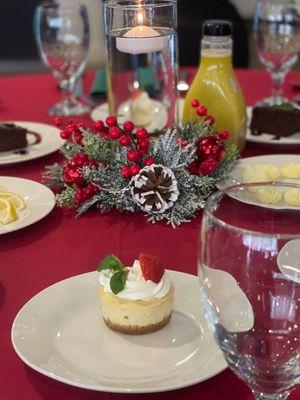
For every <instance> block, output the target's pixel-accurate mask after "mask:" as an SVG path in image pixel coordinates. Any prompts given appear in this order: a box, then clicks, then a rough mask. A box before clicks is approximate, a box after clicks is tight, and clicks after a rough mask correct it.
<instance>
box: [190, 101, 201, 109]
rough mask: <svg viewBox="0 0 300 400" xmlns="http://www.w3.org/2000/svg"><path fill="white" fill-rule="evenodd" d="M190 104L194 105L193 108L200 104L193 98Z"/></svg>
mask: <svg viewBox="0 0 300 400" xmlns="http://www.w3.org/2000/svg"><path fill="white" fill-rule="evenodd" d="M191 106H192V107H194V108H197V107H199V106H200V103H199V101H198V100H197V99H194V100H192V101H191Z"/></svg>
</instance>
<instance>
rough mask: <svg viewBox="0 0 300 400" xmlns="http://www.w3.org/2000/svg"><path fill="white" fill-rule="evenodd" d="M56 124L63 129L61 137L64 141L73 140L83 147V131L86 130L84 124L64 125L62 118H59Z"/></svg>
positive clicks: (72, 123)
mask: <svg viewBox="0 0 300 400" xmlns="http://www.w3.org/2000/svg"><path fill="white" fill-rule="evenodd" d="M54 122H55V124H56V125H57V126H58V127H60V128H61V132H60V136H61V138H62V139H65V140H69V139H71V138H72V139H73V140H74V142H76V143H77V144H79V145H82V139H83V135H82V133H81V129H86V127H85V126H84V125H83V124H75V123H74V122H67V123H66V124H64V122H63V120H62V118H60V117H57V118H55V120H54Z"/></svg>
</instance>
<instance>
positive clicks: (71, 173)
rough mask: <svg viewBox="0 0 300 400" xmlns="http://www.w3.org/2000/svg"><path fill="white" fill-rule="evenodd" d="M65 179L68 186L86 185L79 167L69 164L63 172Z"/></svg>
mask: <svg viewBox="0 0 300 400" xmlns="http://www.w3.org/2000/svg"><path fill="white" fill-rule="evenodd" d="M63 179H64V181H65V182H66V183H67V184H68V185H73V184H76V185H78V186H82V185H84V184H85V180H84V179H83V178H82V176H81V171H80V170H79V169H78V167H74V166H71V165H70V164H69V163H68V164H67V165H66V166H65V168H64V170H63Z"/></svg>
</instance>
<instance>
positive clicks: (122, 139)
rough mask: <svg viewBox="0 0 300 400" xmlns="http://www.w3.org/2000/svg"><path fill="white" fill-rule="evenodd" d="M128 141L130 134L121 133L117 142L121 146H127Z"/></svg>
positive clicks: (129, 140)
mask: <svg viewBox="0 0 300 400" xmlns="http://www.w3.org/2000/svg"><path fill="white" fill-rule="evenodd" d="M130 142H131V139H130V136H128V135H122V136H121V137H120V140H119V143H120V145H121V146H124V147H127V146H129V145H130Z"/></svg>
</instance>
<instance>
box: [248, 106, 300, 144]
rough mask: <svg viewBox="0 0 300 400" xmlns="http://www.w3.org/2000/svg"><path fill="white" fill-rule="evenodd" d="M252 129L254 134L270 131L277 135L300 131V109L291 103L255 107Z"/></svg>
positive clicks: (281, 135) (283, 135)
mask: <svg viewBox="0 0 300 400" xmlns="http://www.w3.org/2000/svg"><path fill="white" fill-rule="evenodd" d="M250 129H251V132H252V135H261V134H262V133H268V134H270V135H274V136H275V137H287V136H290V135H293V134H294V133H297V132H300V109H298V108H295V107H294V106H293V105H292V104H290V103H285V104H282V105H280V106H264V107H255V108H254V109H253V114H252V120H251V125H250Z"/></svg>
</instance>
